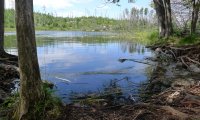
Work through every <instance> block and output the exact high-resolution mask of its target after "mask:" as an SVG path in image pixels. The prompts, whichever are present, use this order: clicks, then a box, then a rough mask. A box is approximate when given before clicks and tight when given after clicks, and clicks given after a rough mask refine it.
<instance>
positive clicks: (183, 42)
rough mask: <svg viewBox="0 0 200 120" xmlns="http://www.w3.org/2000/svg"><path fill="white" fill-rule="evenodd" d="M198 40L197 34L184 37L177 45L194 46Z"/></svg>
mask: <svg viewBox="0 0 200 120" xmlns="http://www.w3.org/2000/svg"><path fill="white" fill-rule="evenodd" d="M199 38H200V37H199V35H197V34H192V35H188V36H186V37H183V38H181V39H180V41H179V44H180V45H188V44H196V43H199V42H200V39H199Z"/></svg>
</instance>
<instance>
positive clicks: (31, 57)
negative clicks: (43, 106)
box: [15, 0, 43, 120]
mask: <svg viewBox="0 0 200 120" xmlns="http://www.w3.org/2000/svg"><path fill="white" fill-rule="evenodd" d="M15 5H16V6H15V7H16V28H17V43H18V44H17V45H18V55H19V69H20V106H19V111H18V112H19V113H18V117H19V118H18V119H20V120H27V119H28V120H29V119H34V118H33V117H34V115H33V110H34V106H35V105H37V104H38V102H39V101H40V100H42V98H43V93H42V81H41V77H40V70H39V65H38V58H37V50H36V39H35V28H34V19H33V0H15Z"/></svg>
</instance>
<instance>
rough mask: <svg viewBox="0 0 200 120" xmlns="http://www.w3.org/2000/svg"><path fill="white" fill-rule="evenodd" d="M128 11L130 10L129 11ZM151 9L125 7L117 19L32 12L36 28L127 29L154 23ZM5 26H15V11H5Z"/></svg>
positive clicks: (11, 27) (139, 27) (8, 27)
mask: <svg viewBox="0 0 200 120" xmlns="http://www.w3.org/2000/svg"><path fill="white" fill-rule="evenodd" d="M129 11H130V12H129ZM152 16H154V12H153V11H148V9H147V8H141V9H137V8H132V9H131V10H128V9H125V10H124V12H123V14H122V16H119V17H118V18H117V19H111V18H105V17H95V16H90V17H74V18H72V17H65V18H64V17H56V16H55V15H53V14H50V13H39V12H36V13H34V19H35V28H36V30H81V31H127V30H133V29H136V28H137V29H141V28H144V27H145V28H146V27H147V26H150V25H152V24H154V23H155V22H154V21H153V20H154V19H152V18H153V17H152ZM5 27H6V28H7V29H8V30H9V29H11V30H12V29H14V28H15V11H14V10H13V9H7V10H6V11H5Z"/></svg>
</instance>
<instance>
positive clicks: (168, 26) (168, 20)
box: [153, 0, 172, 38]
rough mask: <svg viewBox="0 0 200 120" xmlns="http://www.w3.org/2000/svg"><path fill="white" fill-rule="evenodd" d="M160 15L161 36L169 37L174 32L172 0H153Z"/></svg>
mask: <svg viewBox="0 0 200 120" xmlns="http://www.w3.org/2000/svg"><path fill="white" fill-rule="evenodd" d="M153 2H154V5H155V10H156V14H157V16H158V26H159V36H160V38H168V37H169V36H170V35H171V34H172V17H171V4H170V0H153Z"/></svg>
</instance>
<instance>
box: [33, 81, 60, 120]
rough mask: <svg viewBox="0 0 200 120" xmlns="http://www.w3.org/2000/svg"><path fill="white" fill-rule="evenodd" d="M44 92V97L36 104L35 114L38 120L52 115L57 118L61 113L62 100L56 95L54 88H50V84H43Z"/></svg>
mask: <svg viewBox="0 0 200 120" xmlns="http://www.w3.org/2000/svg"><path fill="white" fill-rule="evenodd" d="M43 93H44V99H43V100H41V101H40V102H39V103H38V104H36V105H35V106H34V107H35V108H34V110H35V111H33V114H34V115H35V117H36V118H37V120H43V119H47V118H52V117H53V118H55V119H56V118H57V117H59V115H60V114H61V107H62V102H61V100H60V99H59V98H57V97H56V96H54V90H52V89H50V88H49V85H48V84H43Z"/></svg>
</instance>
